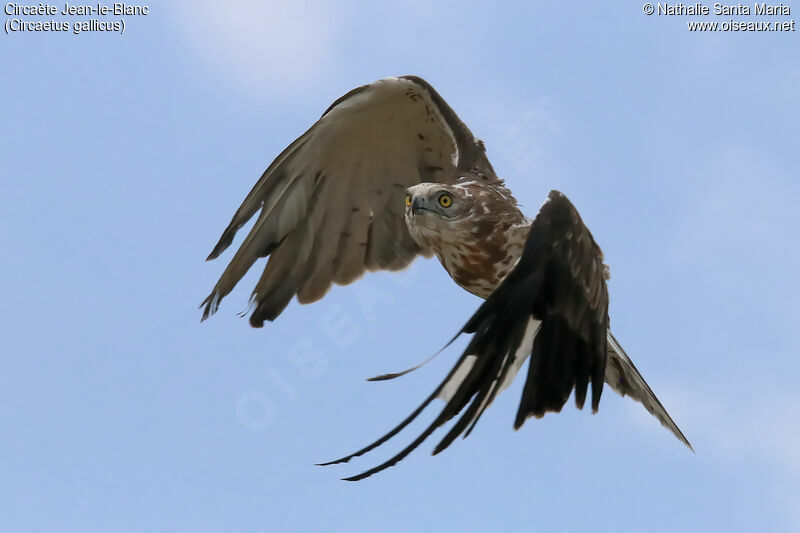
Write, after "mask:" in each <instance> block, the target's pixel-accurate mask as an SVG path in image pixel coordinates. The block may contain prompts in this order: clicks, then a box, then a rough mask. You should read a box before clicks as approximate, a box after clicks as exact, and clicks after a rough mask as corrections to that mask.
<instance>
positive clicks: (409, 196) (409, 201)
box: [406, 194, 411, 207]
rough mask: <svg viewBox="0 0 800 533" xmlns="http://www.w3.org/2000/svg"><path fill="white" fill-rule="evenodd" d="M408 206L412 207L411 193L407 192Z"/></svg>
mask: <svg viewBox="0 0 800 533" xmlns="http://www.w3.org/2000/svg"><path fill="white" fill-rule="evenodd" d="M406 207H411V195H410V194H406Z"/></svg>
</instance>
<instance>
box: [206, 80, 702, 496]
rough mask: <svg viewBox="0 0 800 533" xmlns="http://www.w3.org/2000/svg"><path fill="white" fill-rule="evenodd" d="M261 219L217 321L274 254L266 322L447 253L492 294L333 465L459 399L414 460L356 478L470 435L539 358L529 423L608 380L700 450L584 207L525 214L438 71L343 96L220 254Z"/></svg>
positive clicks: (264, 180) (272, 173) (257, 317)
mask: <svg viewBox="0 0 800 533" xmlns="http://www.w3.org/2000/svg"><path fill="white" fill-rule="evenodd" d="M256 213H258V217H257V219H256V221H255V224H254V225H253V227H252V229H251V230H250V232H249V234H248V235H247V237H246V238H245V239H244V241H243V242H242V244H241V246H240V247H239V249H238V250H237V251H236V253H235V254H234V256H233V258H232V259H231V261H230V262H229V263H228V266H227V267H226V268H225V270H224V272H223V273H222V275H221V276H220V278H219V281H217V283H216V285H215V286H214V288H213V290H212V291H211V294H210V295H209V296H208V297H207V298H206V299H205V300H204V301H203V303H202V304H201V307H202V308H203V317H202V318H203V320H205V319H206V318H208V317H209V316H210V315H212V314H213V313H214V312H216V310H217V308H218V307H219V304H220V301H221V300H222V298H224V297H225V296H226V295H227V294H229V293H230V292H231V290H232V289H233V288H234V287H235V286H236V284H237V283H238V282H239V280H240V279H241V278H242V277H243V276H244V274H245V273H246V272H247V271H248V270H249V269H250V268H251V267H252V266H253V264H254V263H255V262H256V261H257V260H258V259H259V258H262V257H268V258H269V259H268V261H267V262H266V265H265V267H264V270H263V273H262V274H261V278H260V279H259V281H258V283H257V284H256V286H255V289H254V290H253V292H252V296H251V307H250V310H249V311H250V324H251V325H252V326H254V327H262V326H263V324H264V321H273V320H275V319H276V318H278V316H279V315H280V314H281V312H282V311H283V310H284V309H285V308H286V306H287V305H288V304H289V302H290V301H291V300H292V299H293V298H295V297H296V298H297V300H298V302H300V303H301V304H306V303H311V302H314V301H317V300H319V299H321V298H322V297H323V296H324V295H325V294H326V293H327V292H328V290H329V289H330V288H331V286H332V285H333V284H334V283H335V284H338V285H347V284H349V283H352V282H354V281H355V280H357V279H358V278H360V277H361V276H362V275H363V274H364V273H365V272H367V271H378V270H389V271H397V270H402V269H404V268H406V267H407V266H408V265H409V264H410V263H411V262H412V261H414V259H415V258H416V257H418V256H424V257H432V256H433V255H436V257H437V258H438V260H439V262H440V263H441V264H442V266H443V267H444V269H445V270H446V271H447V273H448V274H449V275H450V277H451V278H452V279H453V281H455V282H456V284H458V285H459V286H461V287H462V288H464V289H465V290H467V291H469V292H471V293H472V294H475V295H476V296H478V297H480V298H482V299H484V302H483V303H482V305H481V306H480V307H479V308H478V309H477V311H475V313H474V314H473V315H472V316H471V317H470V319H469V320H468V321H467V322H466V324H465V325H464V327H463V328H461V330H460V331H459V332H458V333H457V334H456V336H455V337H454V338H453V339H452V340H450V343H452V342H453V340H455V338H457V337H458V336H459V335H461V334H467V335H472V336H471V338H470V340H469V343H468V345H467V347H466V349H465V350H464V352H463V353H462V355H461V356H460V357H459V359H458V361H457V362H456V364H455V365H454V367H453V369H452V370H451V371H450V373H449V374H448V375H447V376H446V377H445V379H444V380H443V381H442V382H441V384H440V385H439V386H438V387H437V388H436V389H435V390H434V391H433V392H432V393H431V394H430V395H429V396H428V397H427V398H426V399H425V401H424V402H422V404H421V405H420V406H419V407H418V408H417V409H416V410H414V411H413V412H412V413H411V415H410V416H408V418H406V419H405V420H403V421H402V422H401V423H400V424H399V425H398V426H396V427H395V428H394V429H392V430H391V431H390V432H389V433H387V434H386V435H384V436H383V437H381V438H380V439H378V440H377V441H375V442H373V443H372V444H370V445H369V446H367V447H365V448H363V449H361V450H359V451H357V452H355V453H353V454H350V455H348V456H346V457H342V458H341V459H338V460H336V461H330V462H328V463H322V464H323V465H330V464H335V463H343V462H348V461H350V460H351V459H352V458H354V457H357V456H360V455H362V454H365V453H367V452H369V451H371V450H373V449H374V448H376V447H378V446H380V445H381V444H383V443H385V442H386V441H388V440H389V439H391V438H393V437H394V436H395V435H397V434H398V433H399V432H400V431H401V430H402V429H403V428H405V427H406V426H407V425H408V424H410V423H411V422H412V421H413V420H414V419H415V418H416V417H417V416H418V415H419V414H420V413H421V412H422V411H423V410H424V409H426V408H427V407H428V406H429V405H430V404H431V403H432V402H433V401H434V400H435V399H437V398H438V399H441V400H443V401H444V407H443V408H442V410H441V412H440V413H439V415H438V416H437V417H436V418H435V419H434V421H433V422H432V423H431V424H430V425H429V426H428V427H427V428H426V429H425V430H424V431H423V432H422V434H421V435H419V437H417V438H416V439H415V440H414V441H413V442H411V443H410V444H409V445H408V446H407V447H405V448H404V449H402V450H401V451H400V452H399V453H398V454H396V455H395V456H393V457H392V458H390V459H389V460H387V461H385V462H384V463H382V464H380V465H378V466H376V467H374V468H371V469H369V470H366V471H365V472H363V473H361V474H358V475H355V476H352V477H349V478H346V479H347V480H351V481H355V480H359V479H363V478H365V477H368V476H371V475H373V474H375V473H377V472H380V471H382V470H384V469H386V468H388V467H390V466H392V465H394V464H396V463H397V462H398V461H400V460H402V459H403V458H404V457H406V456H407V455H408V454H409V453H411V452H412V451H413V450H414V449H415V448H417V447H418V446H419V445H420V444H421V443H422V442H423V441H424V440H425V439H426V438H427V437H429V436H430V435H431V434H432V433H433V432H434V431H435V430H436V429H437V428H439V427H441V426H443V425H445V424H446V423H447V422H448V421H450V420H451V419H453V418H456V417H458V418H457V420H456V421H455V422H454V424H453V425H452V426H451V428H450V429H449V431H448V432H447V434H446V435H445V436H444V437H443V438H442V440H441V441H440V442H439V444H438V445H437V446H436V448H435V449H434V451H433V453H434V454H437V453H439V452H441V451H442V450H444V449H446V448H447V447H448V446H449V445H450V444H451V443H452V441H453V440H454V439H455V438H456V437H458V436H459V435H463V436H464V437H466V436H467V435H469V433H470V432H471V431H472V429H473V428H474V427H475V425H476V423H477V422H478V420H479V419H480V417H481V415H482V414H483V412H484V411H485V410H486V408H487V407H489V405H491V403H492V401H493V400H494V399H495V397H496V396H497V394H498V393H500V392H501V391H502V390H504V389H505V388H507V387H508V386H509V385H510V384H511V382H512V381H513V380H514V378H515V376H516V374H517V373H518V371H519V370H520V369H521V368H522V366H523V364H524V363H525V361H529V363H528V367H527V376H526V378H525V384H524V388H523V391H522V397H521V399H520V402H519V407H518V409H517V413H516V417H515V419H514V428H515V429H518V428H520V427H521V426H522V425H523V423H524V422H525V421H526V420H527V419H528V418H530V417H537V418H539V417H542V416H544V414H545V413H547V412H559V411H560V410H561V409H562V407H563V406H564V405H565V404H566V402H567V401H568V399H569V397H570V395H571V394H572V393H573V391H574V397H575V404H576V406H577V407H578V408H579V409H582V408H583V405H584V403H585V401H586V399H587V394H588V390H589V385H591V395H590V402H591V409H592V412H597V409H598V407H599V403H600V395H601V393H602V391H603V385H604V383H605V384H608V385H609V386H610V387H611V389H612V390H614V392H616V393H618V394H619V395H621V396H628V397H630V398H632V399H634V400H635V401H637V402H639V403H641V404H642V405H643V406H644V408H645V409H647V411H648V412H650V413H651V414H652V415H653V416H655V417H656V418H657V419H658V421H659V422H660V423H661V424H662V425H663V426H664V427H666V428H667V429H668V430H669V431H671V432H672V433H673V434H674V435H675V437H677V438H678V439H679V440H680V441H681V442H683V443H684V444H685V445H686V446H688V447H689V448H690V449H691V444H690V443H689V441H688V440H687V439H686V437H685V436H684V435H683V433H682V432H681V430H680V429H679V428H678V426H677V425H676V424H675V422H674V421H673V420H672V418H671V417H670V415H669V414H668V413H667V410H666V409H665V408H664V406H663V405H662V404H661V402H660V401H659V400H658V398H657V397H656V395H655V394H654V393H653V391H652V389H651V388H650V387H649V386H648V385H647V382H646V381H645V380H644V378H643V377H642V375H641V374H640V373H639V371H638V370H637V369H636V367H635V366H634V364H633V362H632V361H631V359H630V358H629V357H628V355H627V354H626V353H625V350H624V349H623V348H622V345H621V344H620V343H619V342H618V341H617V340H616V338H615V337H614V335H613V334H612V333H611V330H610V328H609V316H608V301H609V298H608V288H607V280H608V278H609V270H608V267H607V266H606V265H605V263H604V262H603V261H604V259H603V252H602V251H601V249H600V247H599V246H598V245H597V243H596V242H595V240H594V238H593V237H592V234H591V233H590V231H589V229H588V228H587V227H586V225H585V224H584V223H583V221H582V220H581V217H580V215H579V214H578V211H577V209H576V208H575V206H574V205H573V204H572V203H571V202H570V201H569V199H568V198H567V197H566V196H565V195H564V194H562V193H560V192H558V191H555V190H554V191H551V192H550V193H549V195H548V197H547V199H546V201H545V202H544V204H543V206H542V207H541V209H540V210H539V213H538V214H537V215H536V216H535V217H534V218H533V219H531V218H529V217H527V216H526V215H524V214H523V213H522V212H521V211H520V209H519V206H518V204H517V201H516V200H515V198H514V196H513V195H512V194H511V191H510V190H509V189H508V188H507V187H506V185H505V183H504V181H503V180H502V179H500V178H499V177H498V176H497V174H496V173H495V171H494V169H493V168H492V165H491V164H490V163H489V159H488V158H487V156H486V149H485V146H484V144H483V142H482V141H480V140H478V139H476V138H475V137H474V136H473V134H472V132H471V131H470V130H469V128H468V127H467V126H466V125H465V124H464V123H463V122H462V121H461V120H460V119H459V117H458V116H457V115H456V113H455V112H454V111H453V110H452V109H451V108H450V106H449V105H448V104H447V103H446V102H445V100H444V99H443V98H442V97H441V96H440V95H439V93H438V92H436V90H435V89H434V88H433V87H432V86H431V85H430V84H429V83H427V82H426V81H425V80H423V79H421V78H419V77H416V76H401V77H392V78H386V79H381V80H378V81H375V82H373V83H370V84H368V85H364V86H361V87H358V88H356V89H353V90H352V91H350V92H348V93H347V94H345V95H344V96H342V97H341V98H339V99H338V100H336V101H334V102H333V104H331V106H330V107H328V109H327V110H326V111H325V112H324V113H323V114H322V117H321V118H320V119H319V120H318V121H317V122H316V123H315V124H314V125H313V126H311V128H309V129H308V131H306V132H305V133H304V134H303V135H301V136H300V137H299V138H297V139H296V140H295V141H294V142H292V143H291V144H290V145H289V146H288V147H287V148H286V149H285V150H283V152H281V153H280V154H279V155H278V157H277V158H275V160H274V161H273V162H272V163H271V164H270V165H269V167H267V169H266V170H265V171H264V173H263V174H262V176H261V178H260V179H259V180H258V182H257V183H256V184H255V186H254V187H253V189H252V190H251V191H250V193H249V194H248V195H247V197H246V198H245V199H244V202H243V203H242V205H241V206H240V207H239V209H238V210H237V211H236V213H235V214H234V215H233V218H232V219H231V221H230V223H229V224H228V227H227V228H225V231H224V232H223V233H222V236H221V237H220V239H219V242H218V243H217V244H216V246H215V247H214V249H213V251H212V252H211V254H210V255H209V256H208V259H207V260H211V259H215V258H216V257H218V256H219V255H220V254H221V253H222V252H223V251H224V250H225V249H226V248H227V247H228V246H229V245H230V244H231V243H232V242H233V238H234V235H235V234H236V232H237V230H239V229H240V228H241V227H242V226H243V225H244V224H245V223H246V222H247V221H248V220H249V219H250V218H252V217H253V216H254V215H255V214H256ZM450 343H448V345H449V344H450ZM419 366H421V365H417V367H414V368H412V369H409V370H406V371H404V372H399V373H395V374H385V375H382V376H378V377H377V378H373V379H376V380H382V379H390V378H394V377H397V376H399V375H402V374H405V373H407V372H409V371H411V370H414V369H415V368H418V367H419Z"/></svg>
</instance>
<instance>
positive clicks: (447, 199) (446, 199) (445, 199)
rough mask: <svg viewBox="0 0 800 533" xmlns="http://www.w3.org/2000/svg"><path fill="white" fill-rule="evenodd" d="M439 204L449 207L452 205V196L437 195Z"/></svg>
mask: <svg viewBox="0 0 800 533" xmlns="http://www.w3.org/2000/svg"><path fill="white" fill-rule="evenodd" d="M439 205H440V206H442V207H450V206H451V205H453V197H452V196H450V195H449V194H443V195H441V196H440V197H439Z"/></svg>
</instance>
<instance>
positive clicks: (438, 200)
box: [405, 183, 473, 228]
mask: <svg viewBox="0 0 800 533" xmlns="http://www.w3.org/2000/svg"><path fill="white" fill-rule="evenodd" d="M472 205H473V201H472V197H471V196H468V195H465V194H464V192H463V191H462V190H459V188H457V187H454V186H450V185H443V184H441V183H420V184H419V185H414V186H413V187H409V188H408V189H406V198H405V208H406V210H405V215H406V221H408V220H409V219H410V220H412V221H413V222H414V223H415V224H419V225H422V226H426V227H431V228H433V227H441V226H442V225H443V224H444V225H447V224H449V223H451V222H454V221H457V220H460V219H463V218H464V217H466V216H467V215H469V213H470V210H471V208H472Z"/></svg>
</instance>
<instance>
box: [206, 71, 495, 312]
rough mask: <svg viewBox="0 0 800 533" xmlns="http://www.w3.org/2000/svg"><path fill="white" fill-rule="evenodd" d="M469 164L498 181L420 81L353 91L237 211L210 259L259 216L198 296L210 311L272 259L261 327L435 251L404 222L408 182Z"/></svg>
mask: <svg viewBox="0 0 800 533" xmlns="http://www.w3.org/2000/svg"><path fill="white" fill-rule="evenodd" d="M473 169H478V170H480V171H481V172H482V174H483V175H484V176H488V177H486V179H487V180H496V179H497V178H496V176H495V175H494V171H493V170H492V168H491V165H490V164H489V162H488V160H487V159H486V155H485V152H484V149H483V144H482V143H481V142H480V141H477V140H476V139H475V138H474V137H473V136H472V133H471V132H470V130H469V129H468V128H467V127H466V126H465V125H464V124H463V123H462V122H461V120H460V119H459V118H458V116H457V115H456V114H455V113H454V112H453V110H452V109H451V108H450V107H449V106H448V105H447V103H446V102H445V101H444V100H443V99H442V97H441V96H439V94H438V93H437V92H436V91H435V90H434V89H433V87H431V86H430V85H429V84H428V83H427V82H425V81H424V80H422V79H420V78H416V77H411V76H407V77H402V78H387V79H383V80H379V81H377V82H374V83H372V84H369V85H365V86H363V87H359V88H357V89H354V90H352V91H350V92H349V93H348V94H346V95H344V96H343V97H341V98H339V99H338V100H337V101H335V102H334V103H333V104H332V105H331V106H330V107H329V108H328V110H327V111H325V113H324V114H323V115H322V117H321V118H320V119H319V120H318V121H317V122H316V124H314V125H313V126H312V127H311V128H310V129H309V130H308V131H306V132H305V133H304V134H303V135H301V136H300V137H299V138H298V139H297V140H295V141H294V142H293V143H292V144H290V145H289V147H288V148H286V149H285V150H284V151H283V152H282V153H281V154H280V155H279V156H278V157H277V158H276V159H275V161H273V162H272V164H271V165H269V167H268V168H267V170H266V171H265V172H264V174H263V175H262V176H261V179H259V180H258V182H257V183H256V185H255V186H254V187H253V189H252V190H251V191H250V194H248V195H247V197H246V198H245V200H244V202H243V203H242V205H241V207H239V209H238V211H236V214H235V215H234V216H233V219H232V220H231V222H230V224H229V225H228V227H227V228H226V229H225V231H224V232H223V234H222V237H221V238H220V240H219V242H218V243H217V245H216V246H215V247H214V250H213V251H212V252H211V254H210V255H209V256H208V259H214V258H216V257H217V256H219V255H220V254H221V253H222V252H223V251H224V250H225V249H226V248H227V247H228V246H229V245H230V244H231V242H232V241H233V237H234V235H235V234H236V231H237V230H238V229H239V228H241V227H242V225H244V224H245V223H246V222H247V221H248V220H249V219H250V218H251V217H252V216H253V215H254V214H255V213H256V212H258V211H260V213H259V216H258V219H257V220H256V223H255V225H254V226H253V228H252V229H251V230H250V233H249V234H248V235H247V237H246V238H245V240H244V242H243V243H242V245H241V246H240V247H239V250H238V251H237V252H236V254H235V255H234V257H233V259H232V260H231V262H230V263H229V264H228V266H227V268H226V269H225V271H224V272H223V274H222V276H221V277H220V279H219V281H218V282H217V284H216V285H215V286H214V289H213V291H212V292H211V294H210V295H209V296H208V298H206V299H205V301H204V302H203V304H201V305H202V306H204V307H205V309H204V312H203V318H204V319H205V318H207V317H208V316H209V315H211V314H213V313H214V312H215V311H216V309H217V307H218V305H219V302H220V300H221V299H222V298H223V297H224V296H225V295H227V294H228V293H229V292H230V291H231V290H232V289H233V287H234V286H235V285H236V283H238V281H239V280H240V279H241V278H242V276H244V274H245V273H246V272H247V270H248V269H249V268H250V267H251V266H252V265H253V263H254V262H255V261H256V260H257V259H258V258H259V257H264V256H270V257H269V261H268V263H267V265H266V267H265V268H264V272H263V274H262V276H261V279H260V280H259V282H258V284H257V285H256V287H255V290H254V291H253V295H252V300H253V304H254V307H255V309H254V311H253V314H252V315H251V317H250V322H251V324H252V325H254V326H256V327H258V326H261V325H263V322H264V320H274V319H275V318H276V317H277V316H278V315H279V314H280V313H281V312H282V311H283V309H285V307H286V306H287V305H288V303H289V302H290V301H291V299H292V297H294V296H295V295H297V299H298V300H299V301H300V302H301V303H308V302H313V301H316V300H319V299H320V298H322V296H324V295H325V293H326V292H327V291H328V289H329V288H330V286H331V284H332V283H337V284H340V285H346V284H348V283H351V282H353V281H355V280H356V279H357V278H359V277H360V276H361V275H362V274H363V273H364V272H365V271H366V270H371V271H374V270H380V269H387V270H399V269H402V268H404V267H406V266H407V265H408V264H409V263H410V262H411V261H412V260H413V259H414V257H416V255H417V254H420V253H421V254H425V255H428V256H429V255H430V251H429V250H425V249H421V248H420V246H419V245H417V243H416V242H415V241H414V240H413V239H412V238H411V236H410V235H409V233H408V229H407V228H406V224H405V220H404V217H403V212H404V205H403V198H404V194H405V190H406V188H408V187H410V186H411V185H414V184H417V183H421V182H423V181H428V182H443V183H448V182H452V181H454V180H455V179H456V178H457V177H458V174H459V172H464V171H469V170H473Z"/></svg>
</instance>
